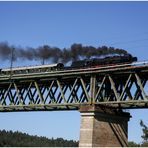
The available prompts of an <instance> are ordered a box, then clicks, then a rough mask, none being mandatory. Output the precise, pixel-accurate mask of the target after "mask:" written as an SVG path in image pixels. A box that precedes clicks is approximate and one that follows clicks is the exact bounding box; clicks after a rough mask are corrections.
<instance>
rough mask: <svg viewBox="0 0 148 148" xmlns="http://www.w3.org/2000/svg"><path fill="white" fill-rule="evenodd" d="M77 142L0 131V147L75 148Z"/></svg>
mask: <svg viewBox="0 0 148 148" xmlns="http://www.w3.org/2000/svg"><path fill="white" fill-rule="evenodd" d="M77 146H78V142H77V141H73V140H64V139H63V138H57V139H53V138H52V139H48V138H46V137H38V136H31V135H29V134H26V133H21V132H18V131H17V132H12V131H5V130H2V131H1V130H0V147H77Z"/></svg>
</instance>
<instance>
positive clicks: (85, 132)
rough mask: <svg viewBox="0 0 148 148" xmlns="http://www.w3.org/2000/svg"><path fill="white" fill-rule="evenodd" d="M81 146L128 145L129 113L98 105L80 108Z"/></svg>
mask: <svg viewBox="0 0 148 148" xmlns="http://www.w3.org/2000/svg"><path fill="white" fill-rule="evenodd" d="M80 113H81V127H80V141H79V147H110V146H111V147H127V146H128V121H129V118H130V117H131V116H130V114H129V113H125V112H122V111H117V110H113V109H109V108H102V107H97V106H87V107H85V106H83V107H81V108H80Z"/></svg>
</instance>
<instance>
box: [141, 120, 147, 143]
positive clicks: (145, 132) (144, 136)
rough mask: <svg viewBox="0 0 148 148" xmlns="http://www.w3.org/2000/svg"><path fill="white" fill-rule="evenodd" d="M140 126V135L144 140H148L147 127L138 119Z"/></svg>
mask: <svg viewBox="0 0 148 148" xmlns="http://www.w3.org/2000/svg"><path fill="white" fill-rule="evenodd" d="M140 126H141V127H142V131H143V135H142V136H141V137H142V139H143V140H144V142H148V127H147V126H146V125H145V124H144V123H143V121H142V120H140Z"/></svg>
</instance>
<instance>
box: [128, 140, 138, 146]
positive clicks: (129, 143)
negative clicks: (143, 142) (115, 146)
mask: <svg viewBox="0 0 148 148" xmlns="http://www.w3.org/2000/svg"><path fill="white" fill-rule="evenodd" d="M128 146H129V147H140V144H137V143H135V142H133V141H129V142H128Z"/></svg>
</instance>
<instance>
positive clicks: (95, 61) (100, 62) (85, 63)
mask: <svg viewBox="0 0 148 148" xmlns="http://www.w3.org/2000/svg"><path fill="white" fill-rule="evenodd" d="M135 61H137V57H133V56H132V55H130V54H126V55H124V56H108V57H105V58H102V59H99V58H92V59H84V60H79V61H74V62H72V64H71V66H70V67H65V66H64V64H63V63H56V64H49V65H41V66H28V67H17V68H6V69H0V73H1V74H6V75H9V74H27V73H38V72H50V71H59V70H68V69H79V68H90V67H101V66H105V65H116V64H122V63H123V64H125V63H132V62H135Z"/></svg>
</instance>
